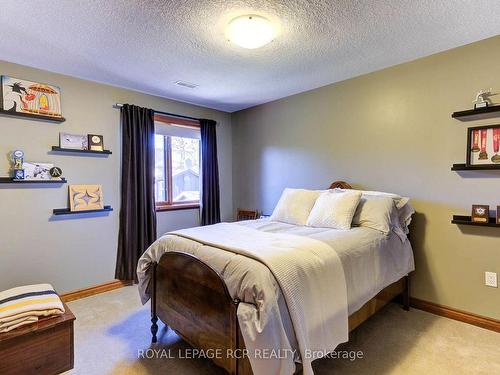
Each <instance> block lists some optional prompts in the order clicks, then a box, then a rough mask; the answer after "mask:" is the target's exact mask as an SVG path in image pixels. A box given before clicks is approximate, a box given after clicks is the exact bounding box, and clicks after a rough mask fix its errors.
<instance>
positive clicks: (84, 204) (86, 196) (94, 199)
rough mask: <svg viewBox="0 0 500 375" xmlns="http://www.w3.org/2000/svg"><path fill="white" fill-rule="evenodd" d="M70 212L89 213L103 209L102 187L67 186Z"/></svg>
mask: <svg viewBox="0 0 500 375" xmlns="http://www.w3.org/2000/svg"><path fill="white" fill-rule="evenodd" d="M68 189H69V208H70V211H89V210H100V209H103V208H104V200H103V196H102V185H69V186H68Z"/></svg>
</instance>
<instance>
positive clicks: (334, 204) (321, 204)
mask: <svg viewBox="0 0 500 375" xmlns="http://www.w3.org/2000/svg"><path fill="white" fill-rule="evenodd" d="M360 199H361V192H359V191H345V192H335V191H326V192H323V193H321V195H320V196H319V198H318V199H317V200H316V203H315V204H314V207H313V209H312V210H311V213H310V214H309V218H308V219H307V225H309V226H311V227H320V228H334V229H343V230H348V229H351V222H352V218H353V216H354V213H355V212H356V207H358V203H359V200H360Z"/></svg>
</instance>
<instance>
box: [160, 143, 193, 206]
mask: <svg viewBox="0 0 500 375" xmlns="http://www.w3.org/2000/svg"><path fill="white" fill-rule="evenodd" d="M155 198H156V202H157V205H163V206H168V205H175V204H183V203H198V202H199V200H200V140H199V139H197V138H190V137H182V136H174V135H164V134H155Z"/></svg>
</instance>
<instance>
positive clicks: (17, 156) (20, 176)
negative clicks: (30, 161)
mask: <svg viewBox="0 0 500 375" xmlns="http://www.w3.org/2000/svg"><path fill="white" fill-rule="evenodd" d="M23 157H24V152H23V151H22V150H15V151H12V155H11V159H12V161H13V163H14V179H16V180H24V169H23Z"/></svg>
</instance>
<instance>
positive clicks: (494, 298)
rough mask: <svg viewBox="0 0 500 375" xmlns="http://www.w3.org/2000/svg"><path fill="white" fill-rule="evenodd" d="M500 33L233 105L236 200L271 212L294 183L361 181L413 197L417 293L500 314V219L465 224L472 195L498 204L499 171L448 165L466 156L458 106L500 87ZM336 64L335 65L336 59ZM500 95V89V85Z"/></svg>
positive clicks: (316, 184) (363, 184) (474, 199)
mask: <svg viewBox="0 0 500 375" xmlns="http://www.w3.org/2000/svg"><path fill="white" fill-rule="evenodd" d="M499 62H500V37H495V38H492V39H488V40H485V41H482V42H479V43H475V44H472V45H468V46H464V47H461V48H457V49H453V50H450V51H446V52H443V53H439V54H436V55H433V56H430V57H426V58H423V59H419V60H416V61H413V62H410V63H406V64H402V65H399V66H395V67H392V68H389V69H385V70H382V71H379V72H375V73H371V74H368V75H364V76H361V77H357V78H354V79H350V80H347V81H344V82H340V83H337V84H333V85H329V86H325V87H322V88H319V89H315V90H312V91H309V92H305V93H302V94H298V95H294V96H291V97H288V98H285V99H282V100H278V101H275V102H272V103H268V104H265V105H261V106H258V107H254V108H251V109H248V110H244V111H240V112H238V113H235V114H233V117H232V124H233V192H234V194H233V197H234V207H235V208H236V207H247V208H258V209H261V210H263V211H264V212H265V213H271V212H272V209H273V207H274V205H275V204H276V202H277V200H278V198H279V196H280V194H281V191H282V189H283V188H285V187H287V186H288V187H305V188H314V189H319V188H325V187H327V186H328V185H329V183H330V182H331V181H333V180H338V179H343V180H346V181H349V182H351V183H353V184H354V185H355V186H356V187H362V188H366V189H370V190H382V191H390V192H395V193H399V194H402V195H405V196H409V197H411V198H412V203H413V205H414V207H415V209H416V210H417V211H418V214H417V215H416V216H415V219H414V225H413V233H412V243H413V247H414V251H415V258H416V268H417V270H416V272H415V274H414V277H413V289H412V295H413V296H414V297H417V298H421V299H424V300H428V301H432V302H436V303H440V304H444V305H448V306H452V307H455V308H459V309H463V310H466V311H469V312H474V313H477V314H481V315H485V316H489V317H493V318H496V319H500V289H498V288H497V289H495V288H491V287H486V286H484V271H494V272H497V273H500V230H498V229H496V228H477V227H458V226H456V225H452V224H450V219H451V217H452V215H453V214H468V213H469V212H470V209H471V205H472V204H473V203H485V204H489V205H490V206H495V207H496V205H500V173H498V172H490V173H485V172H468V173H464V174H463V175H459V174H457V173H456V172H452V171H450V167H451V165H452V164H453V163H460V162H462V163H463V162H464V161H465V147H466V128H467V127H468V126H474V125H479V124H484V123H498V122H499V120H498V119H496V120H495V119H493V120H488V121H480V122H470V123H462V122H459V121H457V120H453V119H452V118H451V117H450V115H451V113H452V112H453V111H456V110H463V109H467V108H471V106H472V103H471V101H472V100H473V98H474V96H475V93H476V92H477V91H478V90H479V89H481V88H489V87H493V88H495V89H496V91H497V92H498V91H500V64H499ZM332 69H335V65H334V63H332ZM496 101H497V102H500V96H498V97H496Z"/></svg>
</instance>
